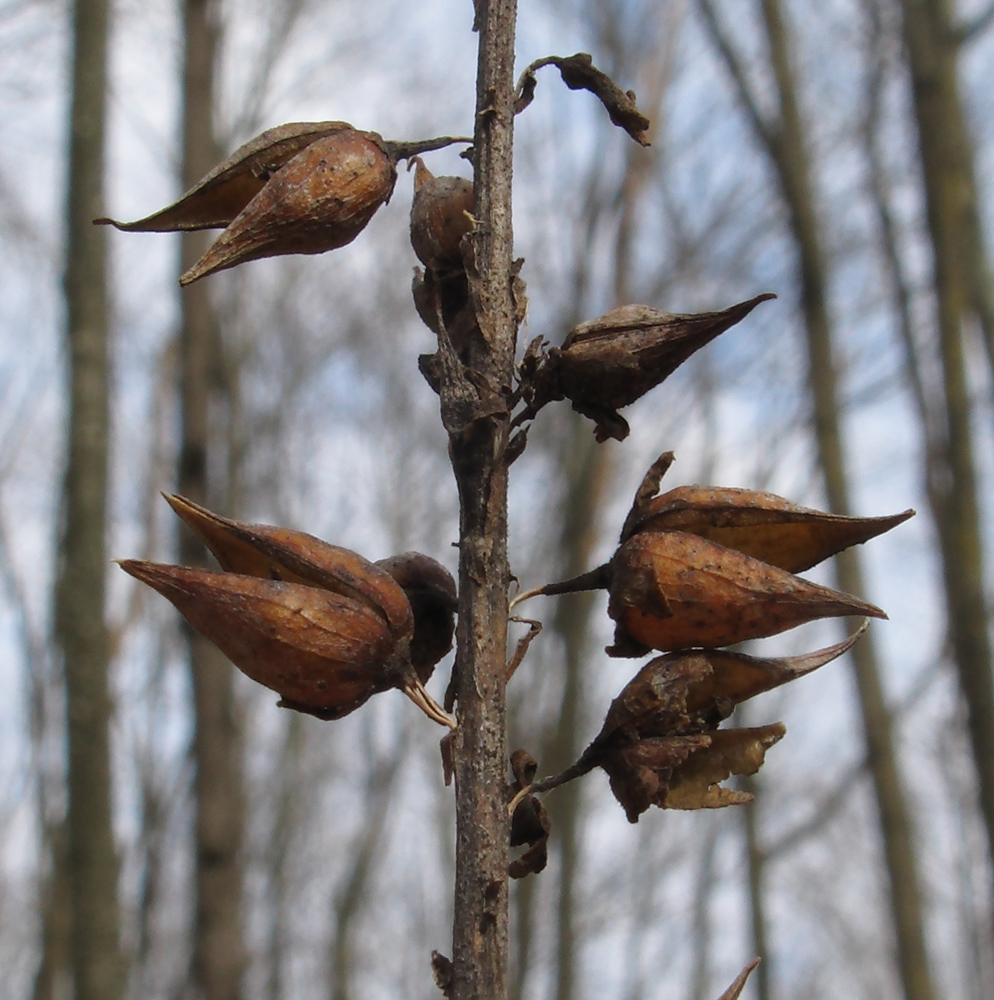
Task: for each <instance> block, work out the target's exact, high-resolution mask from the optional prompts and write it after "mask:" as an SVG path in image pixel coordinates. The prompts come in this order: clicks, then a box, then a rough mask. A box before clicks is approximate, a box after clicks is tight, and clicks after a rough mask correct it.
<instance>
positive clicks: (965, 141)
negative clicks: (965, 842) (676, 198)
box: [901, 0, 994, 859]
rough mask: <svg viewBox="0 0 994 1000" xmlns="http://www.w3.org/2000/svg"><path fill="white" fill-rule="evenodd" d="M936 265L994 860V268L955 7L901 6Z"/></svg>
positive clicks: (954, 513)
mask: <svg viewBox="0 0 994 1000" xmlns="http://www.w3.org/2000/svg"><path fill="white" fill-rule="evenodd" d="M901 7H902V9H903V13H904V40H905V47H906V49H907V53H908V62H909V66H910V71H911V84H912V94H913V97H914V106H915V116H916V119H917V124H918V138H919V148H920V150H921V161H922V176H923V181H924V186H925V199H926V204H927V209H928V228H929V234H930V237H931V242H932V251H933V255H934V259H933V267H934V285H935V295H936V300H937V301H936V307H937V327H938V339H939V350H940V355H941V358H942V370H943V388H944V396H945V428H944V430H945V435H944V437H945V440H944V442H943V444H944V448H943V449H942V451H943V453H942V454H941V457H940V456H936V457H937V458H938V461H935V460H933V464H932V469H931V472H930V474H929V482H930V490H929V499H930V501H931V504H932V510H933V515H934V517H935V522H936V526H937V528H938V534H939V545H940V549H941V552H942V564H943V578H944V584H945V594H946V607H947V615H948V628H949V638H950V642H951V644H952V647H953V653H954V656H955V661H956V668H957V671H958V673H959V682H960V689H961V690H962V693H963V698H964V701H965V702H966V708H967V725H968V728H969V732H970V741H971V744H972V748H973V757H974V761H975V763H976V767H977V777H978V781H979V786H980V806H981V812H982V814H983V817H984V823H985V825H986V828H987V838H988V843H989V845H990V854H991V858H992V859H994V681H992V664H994V660H992V655H991V644H990V637H989V635H988V631H987V628H988V620H987V607H986V598H985V593H984V582H983V581H984V577H983V536H982V532H981V529H980V516H979V511H978V497H977V473H976V466H975V460H974V456H973V441H972V432H971V428H970V416H971V414H970V411H971V404H970V395H969V387H968V384H967V378H966V362H965V358H964V345H963V337H964V325H965V323H966V322H967V321H968V320H969V319H970V318H971V317H972V318H975V319H976V320H977V321H978V322H979V324H980V327H981V329H982V330H983V331H984V334H985V338H984V339H985V344H986V345H987V350H988V353H989V357H990V360H991V370H992V372H994V306H992V303H991V298H992V296H991V268H990V262H989V261H988V259H987V254H986V250H985V248H984V244H983V235H982V231H981V225H980V218H979V210H978V204H977V192H976V182H975V180H974V170H973V146H972V142H971V140H970V135H969V130H968V128H967V124H966V120H965V112H964V109H963V103H962V100H961V99H960V96H959V85H958V81H957V66H956V53H957V50H956V47H955V44H954V30H953V23H952V17H951V13H950V10H949V5H948V4H947V3H945V2H942V0H923V2H911V0H901Z"/></svg>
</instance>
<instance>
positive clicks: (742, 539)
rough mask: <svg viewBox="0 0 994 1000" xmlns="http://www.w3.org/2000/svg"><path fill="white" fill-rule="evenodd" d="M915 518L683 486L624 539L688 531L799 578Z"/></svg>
mask: <svg viewBox="0 0 994 1000" xmlns="http://www.w3.org/2000/svg"><path fill="white" fill-rule="evenodd" d="M914 513H915V512H914V511H913V510H906V511H902V512H901V513H900V514H891V515H888V516H884V517H846V516H844V515H841V514H828V513H825V512H824V511H820V510H812V509H811V508H809V507H800V506H798V505H797V504H794V503H791V502H790V501H789V500H785V499H784V498H783V497H779V496H776V495H775V494H773V493H760V492H757V491H755V490H743V489H728V488H718V487H714V486H679V487H677V488H676V489H673V490H670V491H669V492H667V493H664V494H662V495H661V496H657V497H654V498H653V499H651V500H649V501H648V502H647V503H645V504H644V505H643V506H642V507H641V509H640V510H639V512H638V514H637V515H636V517H634V518H633V519H632V521H631V523H630V524H626V529H625V530H626V534H625V535H624V537H625V538H628V537H631V535H633V534H637V533H641V532H653V531H683V532H688V533H690V534H694V535H699V536H700V537H702V538H707V539H710V540H711V541H713V542H718V543H719V544H721V545H724V546H725V547H726V548H730V549H735V550H737V551H738V552H742V553H744V554H745V555H748V556H752V557H753V558H755V559H760V560H762V561H763V562H765V563H769V564H770V565H771V566H778V567H779V568H780V569H785V570H787V571H789V572H791V573H800V572H802V571H803V570H806V569H810V568H811V567H812V566H815V565H817V564H818V563H820V562H822V561H823V560H825V559H827V558H828V557H829V556H833V555H836V554H837V553H839V552H841V551H842V550H843V549H847V548H849V547H850V546H851V545H858V544H861V543H863V542H866V541H868V540H869V539H871V538H875V537H876V536H877V535H881V534H883V533H884V532H885V531H890V529H891V528H893V527H896V526H897V525H899V524H901V523H903V522H904V521H906V520H908V518H909V517H913V516H914Z"/></svg>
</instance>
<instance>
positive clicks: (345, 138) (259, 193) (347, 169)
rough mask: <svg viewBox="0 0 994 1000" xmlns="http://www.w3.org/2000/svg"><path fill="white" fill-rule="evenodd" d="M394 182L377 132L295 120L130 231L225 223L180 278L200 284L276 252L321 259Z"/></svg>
mask: <svg viewBox="0 0 994 1000" xmlns="http://www.w3.org/2000/svg"><path fill="white" fill-rule="evenodd" d="M396 179H397V171H396V166H395V157H394V154H393V153H392V152H391V150H390V149H389V147H388V145H387V144H386V143H385V142H384V141H383V139H382V138H381V137H380V136H379V135H377V134H376V133H375V132H360V131H359V130H357V129H354V128H352V126H351V125H348V124H346V123H345V122H318V123H295V124H292V125H284V126H281V127H280V128H278V129H270V130H269V131H268V132H264V133H262V135H260V136H258V137H257V138H256V139H253V140H252V142H250V143H247V144H246V145H245V146H243V147H241V148H240V149H239V150H237V151H236V152H235V153H234V154H233V155H232V156H231V157H229V158H228V159H227V160H226V161H225V162H224V163H222V164H221V165H220V166H219V167H216V168H215V169H214V170H213V171H211V172H210V173H209V174H208V175H207V176H206V177H205V178H204V179H203V180H202V181H200V182H199V183H198V184H197V185H195V186H194V187H193V188H191V190H190V191H188V192H187V193H186V194H185V195H184V196H183V197H182V198H181V199H180V200H179V201H178V202H177V203H176V204H175V205H172V206H170V207H169V208H167V209H164V210H163V211H162V212H158V213H156V214H155V215H152V216H149V217H148V218H147V219H143V220H140V221H139V222H134V223H117V222H113V220H110V219H98V220H97V221H98V222H100V223H110V224H111V225H115V226H117V227H118V228H119V229H125V230H128V231H156V232H161V231H170V230H176V229H206V228H213V227H216V226H225V227H226V228H225V230H224V232H223V233H221V235H220V236H219V237H218V239H217V240H216V242H215V243H214V245H213V246H212V247H211V248H210V249H209V250H208V251H207V252H206V253H205V254H204V255H203V257H201V258H200V260H199V261H198V262H197V263H196V264H195V265H194V266H193V267H192V268H190V270H188V271H187V272H186V273H185V274H184V275H183V276H182V277H181V278H180V284H181V285H188V284H190V283H191V282H193V281H196V280H197V279H198V278H203V277H205V276H206V275H208V274H213V273H214V272H216V271H221V270H224V269H226V268H229V267H234V266H235V265H236V264H242V263H245V262H246V261H250V260H257V259H259V258H262V257H275V256H278V255H280V254H291V253H302V254H315V253H324V252H325V251H327V250H334V249H337V248H338V247H343V246H345V245H346V244H347V243H351V242H352V240H354V239H355V238H356V236H358V235H359V233H360V232H361V231H362V230H363V229H364V228H365V226H366V224H367V223H368V222H369V220H370V219H371V218H372V216H373V213H374V212H375V211H376V210H377V209H378V208H379V207H380V205H382V204H384V203H385V202H387V201H389V200H390V195H391V194H392V193H393V187H394V183H395V181H396Z"/></svg>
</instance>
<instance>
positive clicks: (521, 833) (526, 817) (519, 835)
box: [507, 750, 552, 878]
mask: <svg viewBox="0 0 994 1000" xmlns="http://www.w3.org/2000/svg"><path fill="white" fill-rule="evenodd" d="M537 772H538V761H536V760H535V758H534V757H533V756H532V755H531V754H530V753H529V752H528V751H527V750H515V751H514V752H513V753H512V754H511V773H512V774H513V775H514V781H513V783H512V784H511V792H512V793H515V794H514V797H517V795H516V793H517V792H521V791H522V790H524V789H525V788H527V787H528V786H529V785H531V783H532V781H533V780H534V779H535V774H536V773H537ZM551 829H552V820H551V819H550V818H549V814H548V812H546V809H545V806H544V805H542V801H541V800H540V799H539V798H537V797H536V796H534V795H526V796H524V797H523V798H522V799H521V800H520V801H519V802H518V804H517V805H516V806H515V808H514V812H513V813H512V814H511V841H510V846H511V847H521V846H523V845H525V844H527V845H528V850H527V851H525V852H524V853H522V854H521V856H520V857H518V858H515V859H514V860H513V861H511V863H510V864H509V865H508V869H507V873H508V875H509V876H510V877H511V878H524V877H525V876H526V875H536V874H538V872H540V871H542V869H543V868H545V866H546V864H547V863H548V841H549V831H550V830H551Z"/></svg>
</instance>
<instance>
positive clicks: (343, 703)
mask: <svg viewBox="0 0 994 1000" xmlns="http://www.w3.org/2000/svg"><path fill="white" fill-rule="evenodd" d="M166 499H167V500H168V501H169V503H170V505H171V506H172V508H173V509H174V510H175V511H176V513H177V514H178V515H179V516H180V517H181V518H182V519H183V521H185V522H186V524H187V525H189V526H190V527H191V528H192V529H193V530H194V531H195V532H196V533H197V534H198V535H199V536H200V538H201V539H202V540H203V542H204V544H205V545H206V546H207V547H208V548H209V549H210V550H211V551H212V552H213V553H214V555H215V556H216V557H217V560H218V562H219V563H220V564H221V567H222V570H223V572H220V573H218V572H214V571H211V570H204V569H195V568H187V567H180V566H163V565H159V564H156V563H149V562H142V561H139V560H125V561H123V562H122V563H121V566H122V568H123V569H124V570H125V571H126V572H128V573H130V574H131V575H132V576H134V577H137V578H138V579H140V580H142V581H144V582H145V583H147V584H149V585H150V586H152V587H154V588H155V589H156V590H158V591H159V592H160V593H161V594H163V596H165V597H166V598H168V599H169V600H170V601H172V603H173V604H174V605H175V606H176V607H177V608H178V609H179V611H180V612H181V613H182V614H183V616H184V617H185V618H186V619H187V621H189V623H190V625H191V626H192V627H193V628H194V629H195V630H196V631H198V632H200V633H201V634H202V635H204V636H205V637H206V638H207V639H209V640H211V642H213V643H214V644H215V645H216V646H218V648H219V649H221V651H222V652H223V653H224V654H225V655H226V656H227V657H228V658H229V659H230V660H231V661H232V663H234V664H235V666H237V667H238V668H239V669H240V670H242V671H243V672H244V673H245V674H247V675H248V676H249V677H251V678H252V679H253V680H255V681H257V682H258V683H260V684H263V685H265V686H266V687H268V688H271V689H272V690H274V691H277V692H278V693H279V694H280V695H281V697H282V701H281V702H280V704H281V705H283V706H284V707H287V708H293V709H296V710H298V711H301V712H307V713H309V714H312V715H316V716H318V717H319V718H323V719H337V718H341V717H342V716H344V715H347V714H348V713H349V712H352V711H353V710H354V709H356V708H358V707H359V706H360V705H361V704H363V703H364V702H365V701H366V700H367V699H368V698H369V697H371V696H372V695H373V694H376V693H377V692H379V691H385V690H387V689H388V688H391V687H396V688H400V689H401V690H402V691H403V692H404V693H405V694H406V695H407V696H408V697H409V698H411V700H412V701H414V702H415V704H417V705H418V707H420V708H421V709H422V710H423V711H424V712H425V713H426V714H427V715H428V716H429V717H430V718H432V719H434V720H435V721H436V722H440V723H442V724H443V725H448V726H450V727H451V726H454V725H455V722H454V720H453V719H451V718H450V717H449V716H448V715H447V713H445V712H444V711H443V710H442V709H441V708H440V707H439V706H438V705H437V704H436V703H435V702H434V701H433V700H432V699H431V697H430V696H429V695H428V693H427V692H426V691H425V690H424V686H423V681H422V679H421V677H420V676H419V672H418V671H416V670H415V667H414V665H413V664H412V662H411V651H410V647H411V641H412V639H413V636H414V631H415V620H414V615H413V613H412V610H411V605H410V603H409V602H408V599H407V597H406V595H405V593H404V590H403V589H402V587H401V585H400V584H398V582H397V581H396V580H395V579H394V578H393V576H391V575H390V573H389V572H387V571H386V570H384V569H381V568H380V567H378V566H376V565H374V564H373V563H370V562H368V561H367V560H365V559H363V558H362V556H359V555H357V554H356V553H354V552H350V551H349V550H348V549H343V548H339V547H338V546H334V545H329V544H328V543H327V542H323V541H321V540H320V539H318V538H314V537H313V536H312V535H307V534H305V533H303V532H299V531H291V530H289V529H287V528H276V527H270V526H268V525H257V524H245V523H243V522H239V521H233V520H231V519H229V518H224V517H220V516H219V515H217V514H213V513H212V512H210V511H208V510H206V509H205V508H203V507H201V506H199V505H198V504H195V503H193V502H192V501H190V500H186V499H185V498H183V497H178V496H170V497H167V498H166ZM430 673H431V671H430V669H428V670H427V672H426V675H430Z"/></svg>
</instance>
